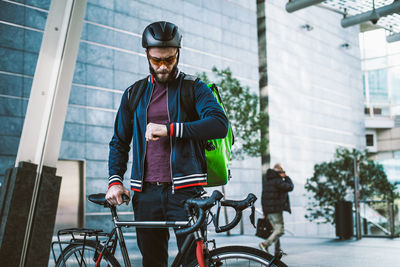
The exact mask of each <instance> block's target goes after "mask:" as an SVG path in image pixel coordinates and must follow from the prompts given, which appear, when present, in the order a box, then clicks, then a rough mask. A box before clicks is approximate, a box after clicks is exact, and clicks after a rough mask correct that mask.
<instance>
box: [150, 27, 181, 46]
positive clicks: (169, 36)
mask: <svg viewBox="0 0 400 267" xmlns="http://www.w3.org/2000/svg"><path fill="white" fill-rule="evenodd" d="M181 39H182V35H181V33H180V32H179V29H178V26H176V25H175V24H173V23H171V22H166V21H157V22H154V23H152V24H150V25H149V26H147V27H146V29H144V31H143V36H142V46H143V47H144V48H148V47H178V48H180V47H181Z"/></svg>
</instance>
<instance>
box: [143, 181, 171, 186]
mask: <svg viewBox="0 0 400 267" xmlns="http://www.w3.org/2000/svg"><path fill="white" fill-rule="evenodd" d="M144 184H145V185H155V186H171V185H172V183H171V182H167V183H165V182H144Z"/></svg>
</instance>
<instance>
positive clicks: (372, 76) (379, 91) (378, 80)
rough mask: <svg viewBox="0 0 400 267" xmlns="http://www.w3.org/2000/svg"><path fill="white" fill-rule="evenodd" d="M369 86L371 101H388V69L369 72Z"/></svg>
mask: <svg viewBox="0 0 400 267" xmlns="http://www.w3.org/2000/svg"><path fill="white" fill-rule="evenodd" d="M367 75H368V88H369V97H370V102H371V103H377V102H378V103H381V102H387V101H388V88H387V71H386V69H380V70H371V71H368V72H367Z"/></svg>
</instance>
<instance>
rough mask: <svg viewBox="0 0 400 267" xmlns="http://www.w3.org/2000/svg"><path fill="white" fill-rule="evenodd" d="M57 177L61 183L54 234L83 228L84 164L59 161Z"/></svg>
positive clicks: (72, 161)
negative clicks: (64, 230)
mask: <svg viewBox="0 0 400 267" xmlns="http://www.w3.org/2000/svg"><path fill="white" fill-rule="evenodd" d="M57 176H61V177H62V182H61V189H60V197H59V200H58V208H57V217H56V224H55V226H54V234H56V233H57V231H58V230H59V229H63V228H71V227H83V226H84V223H85V222H84V199H85V195H84V194H85V190H84V184H85V183H84V162H83V161H75V160H59V161H58V162H57Z"/></svg>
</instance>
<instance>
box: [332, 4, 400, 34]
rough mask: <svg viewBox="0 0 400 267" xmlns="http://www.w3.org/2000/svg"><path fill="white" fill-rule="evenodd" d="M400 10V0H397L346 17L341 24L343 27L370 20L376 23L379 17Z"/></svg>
mask: <svg viewBox="0 0 400 267" xmlns="http://www.w3.org/2000/svg"><path fill="white" fill-rule="evenodd" d="M399 12H400V1H398V0H396V1H394V2H393V3H392V4H390V5H387V6H383V7H380V8H377V9H374V10H371V11H367V12H364V13H361V14H358V15H354V16H350V17H346V18H344V19H342V21H341V22H340V24H341V25H342V27H343V28H346V27H350V26H353V25H356V24H360V23H363V22H367V21H370V20H372V22H373V23H376V22H377V21H378V19H379V18H381V17H385V16H388V15H391V14H396V13H399Z"/></svg>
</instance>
